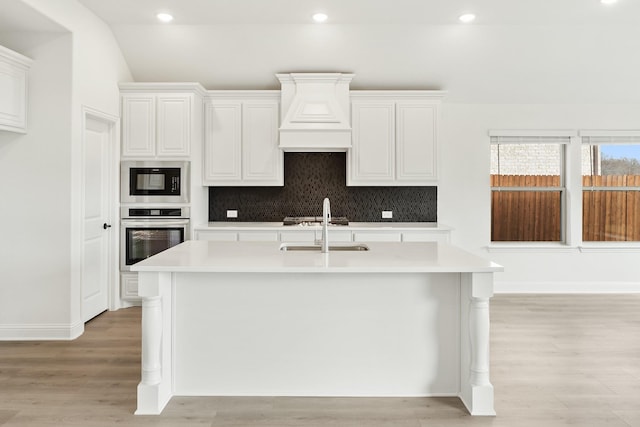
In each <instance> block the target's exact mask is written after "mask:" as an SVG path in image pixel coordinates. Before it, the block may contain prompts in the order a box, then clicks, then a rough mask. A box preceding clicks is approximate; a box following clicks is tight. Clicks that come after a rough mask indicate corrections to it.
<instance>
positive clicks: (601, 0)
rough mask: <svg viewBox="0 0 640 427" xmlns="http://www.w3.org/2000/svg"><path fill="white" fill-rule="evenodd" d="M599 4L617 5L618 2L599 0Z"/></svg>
mask: <svg viewBox="0 0 640 427" xmlns="http://www.w3.org/2000/svg"><path fill="white" fill-rule="evenodd" d="M600 3H602V4H614V3H618V0H600Z"/></svg>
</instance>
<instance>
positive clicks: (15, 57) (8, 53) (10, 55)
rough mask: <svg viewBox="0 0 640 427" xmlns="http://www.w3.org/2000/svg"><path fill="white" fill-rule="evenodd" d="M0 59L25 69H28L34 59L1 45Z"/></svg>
mask: <svg viewBox="0 0 640 427" xmlns="http://www.w3.org/2000/svg"><path fill="white" fill-rule="evenodd" d="M0 59H1V60H2V61H3V62H5V63H9V64H11V65H13V66H15V67H19V68H22V69H24V70H28V69H29V68H30V67H31V64H32V63H33V60H32V59H30V58H27V57H26V56H24V55H22V54H19V53H18V52H15V51H13V50H11V49H8V48H6V47H4V46H0Z"/></svg>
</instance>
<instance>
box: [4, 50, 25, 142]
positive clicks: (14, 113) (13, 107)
mask: <svg viewBox="0 0 640 427" xmlns="http://www.w3.org/2000/svg"><path fill="white" fill-rule="evenodd" d="M31 62H32V61H31V59H29V58H27V57H26V56H23V55H20V54H19V53H16V52H14V51H12V50H9V49H7V48H5V47H2V46H0V130H3V131H10V132H17V133H26V132H27V85H28V74H29V68H30V67H31Z"/></svg>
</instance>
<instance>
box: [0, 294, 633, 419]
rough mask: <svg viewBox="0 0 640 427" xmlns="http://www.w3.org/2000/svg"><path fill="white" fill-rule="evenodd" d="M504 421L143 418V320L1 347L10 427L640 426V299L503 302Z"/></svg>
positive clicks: (203, 410) (173, 410) (374, 411)
mask: <svg viewBox="0 0 640 427" xmlns="http://www.w3.org/2000/svg"><path fill="white" fill-rule="evenodd" d="M491 316H492V331H491V345H492V347H491V357H492V372H491V378H492V382H493V384H494V387H495V395H496V410H497V412H498V416H497V417H470V416H469V415H467V413H466V411H465V409H464V408H463V406H462V405H461V403H460V402H459V401H458V399H455V398H431V399H428V398H408V399H407V398H392V399H387V398H375V399H374V398H272V397H260V398H234V397H225V398H173V399H172V401H171V402H170V403H169V405H168V406H167V408H166V409H165V411H164V413H163V414H162V415H160V416H135V415H133V411H134V409H135V405H136V385H137V383H138V381H139V378H140V326H139V324H140V310H139V309H137V308H133V309H126V310H120V311H117V312H110V313H105V314H103V315H101V316H100V317H98V318H96V319H94V320H92V321H91V322H89V323H88V324H87V326H86V332H85V334H84V335H83V336H82V337H80V338H79V339H77V340H76V341H72V342H0V426H2V427H8V426H29V427H38V426H87V427H89V426H111V425H118V426H172V427H181V426H247V427H248V426H273V427H276V426H277V427H286V426H322V427H326V426H345V427H347V426H349V427H350V426H360V427H378V426H390V427H391V426H393V427H405V426H411V427H427V426H434V427H435V426H509V427H518V426H522V427H524V426H536V427H548V426H567V425H572V426H614V427H615V426H640V295H613V296H612V295H609V296H602V295H593V296H575V295H574V296H540V295H537V296H515V295H498V296H496V297H495V298H494V299H493V300H492V306H491Z"/></svg>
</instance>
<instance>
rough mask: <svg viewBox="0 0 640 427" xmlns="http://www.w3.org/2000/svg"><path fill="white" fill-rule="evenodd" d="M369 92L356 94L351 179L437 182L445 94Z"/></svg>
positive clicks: (356, 182)
mask: <svg viewBox="0 0 640 427" xmlns="http://www.w3.org/2000/svg"><path fill="white" fill-rule="evenodd" d="M356 92H357V91H356ZM365 92H366V93H360V94H353V95H352V101H351V124H352V128H353V130H352V139H353V143H352V145H353V148H352V149H351V150H350V151H349V152H348V154H347V157H348V160H347V168H348V170H347V185H352V186H355V185H361V186H366V185H374V186H385V185H388V186H394V185H434V184H436V183H437V158H438V157H437V149H438V148H437V147H438V126H439V120H440V113H439V111H440V102H441V101H440V97H441V95H438V94H431V95H430V94H429V92H428V91H424V94H417V95H416V94H415V93H413V92H411V91H408V92H409V93H403V92H402V91H397V92H385V91H365Z"/></svg>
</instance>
